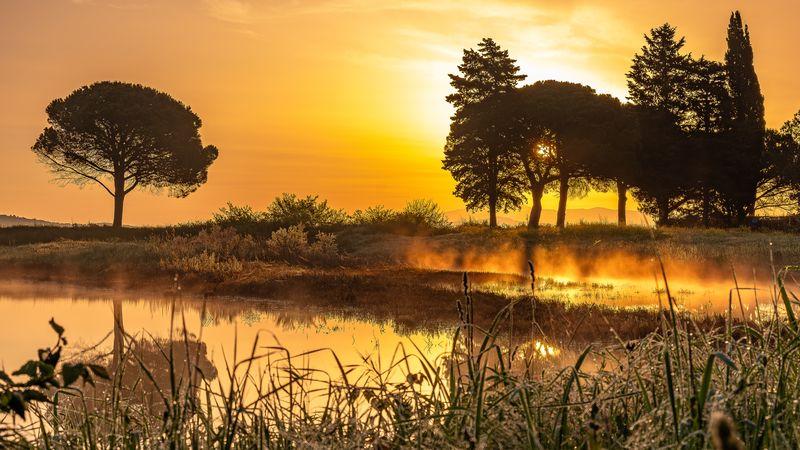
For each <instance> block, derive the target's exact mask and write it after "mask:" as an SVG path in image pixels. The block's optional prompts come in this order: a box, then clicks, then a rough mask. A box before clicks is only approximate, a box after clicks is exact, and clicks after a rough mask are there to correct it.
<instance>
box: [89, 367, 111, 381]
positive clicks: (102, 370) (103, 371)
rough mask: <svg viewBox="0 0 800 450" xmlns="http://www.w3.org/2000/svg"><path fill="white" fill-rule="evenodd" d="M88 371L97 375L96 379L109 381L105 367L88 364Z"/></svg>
mask: <svg viewBox="0 0 800 450" xmlns="http://www.w3.org/2000/svg"><path fill="white" fill-rule="evenodd" d="M88 366H89V370H91V371H92V373H93V374H95V375H97V376H98V377H100V378H102V379H104V380H109V379H111V377H110V376H109V375H108V371H107V370H106V368H105V367H103V366H100V365H97V364H88Z"/></svg>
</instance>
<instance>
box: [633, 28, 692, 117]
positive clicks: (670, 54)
mask: <svg viewBox="0 0 800 450" xmlns="http://www.w3.org/2000/svg"><path fill="white" fill-rule="evenodd" d="M644 40H645V45H644V46H643V47H642V49H641V51H640V53H637V54H636V55H634V57H633V64H632V66H631V70H630V71H629V72H628V74H627V77H628V99H629V100H630V101H631V103H633V104H635V105H638V106H644V107H648V108H654V109H658V110H661V111H663V112H667V113H670V114H671V115H672V116H673V118H674V120H675V122H676V123H678V122H680V121H681V120H682V117H683V115H684V111H685V109H686V90H687V86H688V84H689V83H688V81H689V77H690V74H691V62H692V60H691V56H690V55H688V54H683V53H681V50H682V49H683V46H684V45H685V44H686V39H685V38H683V37H681V38H680V39H678V38H677V37H676V29H675V27H673V26H671V25H670V24H668V23H665V24H664V25H661V26H660V27H658V28H653V29H652V30H650V34H649V35H645V36H644Z"/></svg>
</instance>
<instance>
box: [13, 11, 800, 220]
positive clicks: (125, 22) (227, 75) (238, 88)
mask: <svg viewBox="0 0 800 450" xmlns="http://www.w3.org/2000/svg"><path fill="white" fill-rule="evenodd" d="M735 8H738V9H740V10H741V11H742V13H743V16H744V19H745V21H746V22H747V23H748V24H749V25H750V28H751V34H752V40H753V45H754V47H755V58H756V69H757V71H758V75H759V78H760V80H761V85H762V90H763V93H764V95H765V96H766V110H767V123H768V125H770V126H779V125H780V124H781V123H783V122H784V121H785V120H787V119H789V118H790V117H791V116H792V115H793V114H794V113H795V112H796V111H797V110H798V109H800V77H797V76H796V74H797V73H798V72H800V59H798V58H797V48H796V43H797V42H800V28H798V27H797V26H796V23H795V21H796V19H797V17H800V2H797V1H794V0H774V1H758V2H754V1H752V0H751V1H746V0H742V1H730V0H712V1H704V2H696V1H671V2H667V1H662V2H654V1H620V0H604V1H602V2H599V1H594V2H592V1H581V0H565V1H559V2H555V1H546V0H519V1H512V0H502V1H477V0H439V1H430V2H426V1H422V0H409V1H397V2H382V1H379V0H312V1H300V0H294V1H290V0H286V1H278V0H204V1H203V0H107V1H106V0H36V1H27V0H3V1H2V2H0V99H1V101H0V103H2V106H0V154H1V155H2V164H0V214H2V213H7V214H8V213H10V214H17V215H22V216H27V217H38V218H46V219H50V220H58V221H67V222H69V221H75V222H86V221H94V222H99V221H110V220H111V213H112V200H111V197H109V196H108V195H107V194H106V193H104V192H102V191H101V190H100V189H96V188H93V187H86V188H84V189H79V188H77V187H74V186H67V187H62V186H60V185H58V184H55V183H53V182H52V181H50V179H51V176H50V174H49V173H48V171H47V169H46V168H45V167H44V166H42V165H40V164H39V163H38V162H37V161H36V159H35V157H34V155H33V153H32V152H31V151H30V146H31V145H32V144H33V142H34V141H35V139H36V137H37V136H38V134H39V132H40V131H41V129H42V128H43V127H44V125H45V115H44V108H45V106H46V105H47V104H48V103H49V101H50V100H52V99H54V98H57V97H63V96H65V95H67V94H69V93H70V92H71V91H72V90H74V89H75V88H77V87H79V86H81V85H84V84H88V83H91V82H93V81H98V80H123V81H130V82H137V83H142V84H146V85H149V86H152V87H155V88H157V89H160V90H164V91H166V92H168V93H170V94H171V95H173V96H174V97H175V98H177V99H180V100H181V101H183V102H185V103H187V104H189V105H190V106H191V107H192V109H193V110H194V111H195V112H197V113H198V114H199V115H200V117H201V118H202V119H203V121H204V125H203V128H202V130H201V131H202V134H203V137H204V140H205V141H206V142H207V143H211V144H214V145H216V146H218V147H219V148H220V157H219V159H218V160H217V162H216V163H215V164H214V165H213V166H212V167H211V169H210V172H209V178H208V183H207V184H206V185H204V186H203V187H201V188H200V189H199V190H198V191H197V192H195V193H194V194H192V195H190V196H189V197H187V198H185V199H173V198H169V197H166V196H154V195H152V194H150V193H147V192H135V193H134V194H131V195H130V196H129V197H128V200H127V201H126V207H125V222H126V223H128V224H162V223H174V222H178V221H184V220H190V219H198V218H205V217H208V216H209V215H210V214H211V212H212V211H214V210H216V209H217V208H219V207H220V206H222V205H224V204H225V202H227V201H233V202H234V203H239V204H250V205H252V206H254V207H256V208H258V209H263V208H264V207H265V206H266V204H267V203H268V202H269V201H270V200H271V199H272V198H273V197H274V196H275V195H277V194H279V193H281V192H297V193H300V194H310V193H319V194H321V195H322V196H323V197H326V198H328V199H329V200H330V203H331V204H333V205H334V206H338V207H342V208H346V209H348V210H351V209H354V208H357V207H364V206H367V205H371V204H384V205H386V206H389V207H401V206H402V205H403V204H404V203H405V202H406V201H407V200H409V199H412V198H418V197H428V198H433V199H434V200H436V201H439V202H440V203H441V204H442V206H443V207H444V208H445V209H456V208H460V207H461V206H462V204H461V202H460V201H459V200H458V199H457V198H455V197H453V196H452V195H451V192H452V188H453V181H452V179H451V178H450V175H449V174H448V173H447V172H445V171H443V170H441V168H440V167H441V162H440V160H441V157H442V147H443V144H444V139H445V136H446V134H447V129H448V128H447V127H448V121H449V115H450V108H449V106H448V104H447V103H446V102H445V101H444V96H445V95H446V94H447V93H448V92H449V85H448V78H447V74H448V73H449V72H452V71H454V70H455V67H456V65H457V64H458V62H459V60H460V57H461V51H462V49H463V48H464V47H471V46H474V45H475V44H476V43H477V42H478V41H479V40H480V38H481V37H484V36H491V37H494V38H495V39H496V40H497V41H498V42H499V43H500V44H501V45H502V46H504V47H506V48H508V49H509V50H510V52H511V54H512V56H513V57H515V58H516V59H518V60H519V62H520V64H521V66H522V68H523V71H524V73H526V74H527V75H528V80H527V81H528V82H533V81H535V80H538V79H551V78H552V79H559V80H569V81H578V82H582V83H586V84H589V85H591V86H593V87H595V88H596V89H597V90H598V91H600V92H607V93H611V94H613V95H616V96H619V97H621V98H623V97H624V95H625V72H626V71H627V69H628V66H629V64H630V59H631V57H632V55H633V53H634V52H636V51H637V50H638V49H639V48H640V47H641V45H642V42H643V39H642V33H644V32H646V31H647V30H649V29H650V28H652V27H653V26H656V25H659V24H661V23H663V22H664V21H669V22H670V23H672V24H673V25H676V26H678V32H679V33H680V34H682V35H685V36H686V38H687V41H688V43H687V49H688V50H689V51H692V52H693V53H694V54H696V55H699V54H706V55H707V56H708V57H711V58H716V59H720V58H722V55H723V54H724V51H725V31H726V26H727V21H728V15H729V13H730V11H731V10H732V9H735ZM554 206H555V200H554V198H552V197H548V198H547V199H546V203H545V207H554ZM570 206H571V207H590V206H607V207H613V206H614V200H613V196H611V195H602V194H594V195H590V196H589V197H587V198H584V199H579V200H578V199H576V200H571V201H570Z"/></svg>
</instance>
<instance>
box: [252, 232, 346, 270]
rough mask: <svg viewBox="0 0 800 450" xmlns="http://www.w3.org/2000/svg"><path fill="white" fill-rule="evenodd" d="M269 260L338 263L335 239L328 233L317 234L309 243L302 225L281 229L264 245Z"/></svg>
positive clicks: (323, 263)
mask: <svg viewBox="0 0 800 450" xmlns="http://www.w3.org/2000/svg"><path fill="white" fill-rule="evenodd" d="M266 248H267V253H268V255H269V257H270V259H276V260H280V261H285V262H288V263H300V264H312V265H329V264H333V263H336V262H338V261H339V259H340V256H339V249H338V246H337V245H336V238H335V237H334V236H333V235H332V234H330V233H317V235H316V236H315V241H314V242H309V238H308V233H307V232H306V230H305V228H303V226H302V225H295V226H292V227H289V228H281V229H279V230H277V231H275V232H274V233H272V236H271V237H270V238H269V240H268V241H267V243H266Z"/></svg>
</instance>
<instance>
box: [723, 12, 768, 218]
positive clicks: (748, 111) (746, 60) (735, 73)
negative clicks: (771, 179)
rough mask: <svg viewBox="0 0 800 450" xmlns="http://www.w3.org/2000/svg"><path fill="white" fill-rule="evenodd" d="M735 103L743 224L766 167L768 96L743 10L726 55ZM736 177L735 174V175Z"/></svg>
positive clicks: (733, 21) (736, 201)
mask: <svg viewBox="0 0 800 450" xmlns="http://www.w3.org/2000/svg"><path fill="white" fill-rule="evenodd" d="M725 66H726V68H727V72H728V83H729V86H730V93H731V102H732V113H733V117H732V128H733V133H734V141H733V142H734V143H735V145H736V150H737V153H738V164H736V167H735V172H736V173H735V177H736V183H735V184H734V185H733V186H731V189H730V192H729V198H730V199H731V202H732V205H731V209H733V211H732V212H733V213H734V214H735V215H736V220H737V222H738V223H741V222H742V221H743V220H744V218H745V217H746V216H747V215H752V214H754V213H755V206H756V195H757V189H758V185H759V182H760V181H761V180H760V178H761V177H760V174H761V173H762V168H763V164H764V162H763V156H764V137H765V133H766V122H765V120H764V96H763V95H761V88H760V86H759V83H758V76H757V75H756V72H755V67H754V66H753V47H752V46H751V44H750V31H749V30H748V28H747V26H746V25H744V24H743V22H742V17H741V15H740V14H739V11H735V12H733V13H732V14H731V18H730V23H729V24H728V50H727V52H726V53H725ZM732 175H733V174H732Z"/></svg>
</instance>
